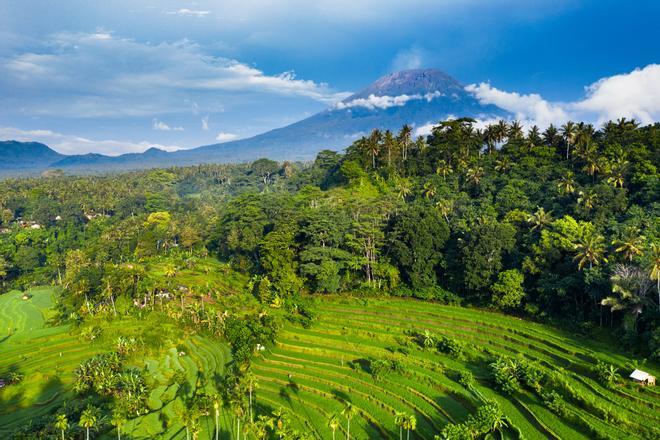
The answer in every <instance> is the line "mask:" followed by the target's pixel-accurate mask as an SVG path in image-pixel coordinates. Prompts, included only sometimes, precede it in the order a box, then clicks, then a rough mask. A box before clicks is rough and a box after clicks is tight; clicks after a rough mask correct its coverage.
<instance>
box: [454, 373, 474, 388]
mask: <svg viewBox="0 0 660 440" xmlns="http://www.w3.org/2000/svg"><path fill="white" fill-rule="evenodd" d="M458 382H459V383H460V384H461V385H463V386H464V387H465V388H468V389H469V388H472V387H473V386H474V384H475V380H474V375H473V374H472V372H471V371H469V370H461V372H460V373H459V378H458Z"/></svg>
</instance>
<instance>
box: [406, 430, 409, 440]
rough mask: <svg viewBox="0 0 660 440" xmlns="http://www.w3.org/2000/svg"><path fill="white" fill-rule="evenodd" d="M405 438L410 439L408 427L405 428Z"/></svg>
mask: <svg viewBox="0 0 660 440" xmlns="http://www.w3.org/2000/svg"><path fill="white" fill-rule="evenodd" d="M406 440H410V428H408V429H406Z"/></svg>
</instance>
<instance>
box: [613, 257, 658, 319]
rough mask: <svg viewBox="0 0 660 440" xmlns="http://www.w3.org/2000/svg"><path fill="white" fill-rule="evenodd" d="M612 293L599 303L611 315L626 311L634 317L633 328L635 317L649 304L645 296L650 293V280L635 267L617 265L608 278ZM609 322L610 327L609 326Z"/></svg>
mask: <svg viewBox="0 0 660 440" xmlns="http://www.w3.org/2000/svg"><path fill="white" fill-rule="evenodd" d="M610 282H611V283H612V293H613V294H614V295H612V296H608V297H607V298H605V299H604V300H602V301H601V304H602V305H604V306H609V307H610V311H611V313H612V314H613V313H614V312H615V311H617V310H624V309H628V310H629V311H630V312H632V313H633V314H634V315H635V327H637V317H638V316H639V314H640V313H642V310H643V309H644V307H645V306H647V305H648V304H649V299H648V298H647V294H648V293H649V292H650V291H651V288H652V287H651V286H652V284H651V280H649V278H647V276H646V274H645V273H644V272H643V271H642V270H641V269H639V268H638V267H635V266H630V265H623V264H617V265H616V266H615V267H614V270H613V271H612V276H611V277H610ZM611 323H612V322H611V321H610V325H611Z"/></svg>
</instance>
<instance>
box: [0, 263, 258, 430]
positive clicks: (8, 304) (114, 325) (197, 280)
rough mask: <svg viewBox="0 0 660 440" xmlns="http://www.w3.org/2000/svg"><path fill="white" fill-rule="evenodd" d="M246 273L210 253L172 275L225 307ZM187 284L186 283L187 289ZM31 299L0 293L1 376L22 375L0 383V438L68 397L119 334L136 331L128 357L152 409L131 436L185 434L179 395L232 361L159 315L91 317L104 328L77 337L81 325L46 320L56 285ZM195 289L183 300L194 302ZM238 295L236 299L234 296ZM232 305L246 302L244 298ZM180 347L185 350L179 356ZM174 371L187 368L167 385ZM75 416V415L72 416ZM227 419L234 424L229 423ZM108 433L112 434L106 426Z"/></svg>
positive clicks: (205, 425)
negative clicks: (94, 335)
mask: <svg viewBox="0 0 660 440" xmlns="http://www.w3.org/2000/svg"><path fill="white" fill-rule="evenodd" d="M148 269H149V271H150V273H151V274H152V275H155V276H159V275H161V276H164V263H157V262H156V263H152V264H150V266H149V268H148ZM246 281H247V280H246V279H245V277H244V276H241V275H238V274H236V273H234V272H231V271H229V270H227V269H226V266H224V265H220V264H219V263H217V262H214V261H213V260H210V259H208V260H201V261H199V262H198V263H197V264H196V265H195V267H194V268H185V267H182V268H181V269H179V270H178V271H177V275H176V277H175V278H174V279H172V282H174V283H175V284H176V285H177V286H186V287H190V288H192V287H194V286H205V287H206V291H210V292H213V295H214V298H215V299H214V300H220V301H222V302H223V305H227V306H228V307H231V306H232V305H233V302H237V301H239V297H238V296H235V295H234V294H235V293H237V292H239V291H241V289H242V287H243V285H244V284H245V282H246ZM191 291H192V289H191ZM29 293H30V294H31V295H32V298H30V299H29V300H22V299H21V298H22V296H23V293H22V292H18V291H13V292H10V293H7V294H4V295H0V377H1V376H2V375H4V374H5V373H6V372H8V371H11V370H18V371H19V372H20V373H22V374H23V375H24V376H25V380H24V381H23V382H22V383H20V384H17V385H12V386H8V387H5V388H4V389H0V438H4V437H5V436H6V435H7V434H8V433H9V432H11V431H13V430H14V429H16V428H18V427H20V426H24V425H27V424H28V423H30V421H31V420H35V419H37V418H39V417H40V416H43V415H48V414H52V413H53V412H54V411H56V410H57V409H58V408H60V407H61V406H62V405H63V404H64V402H65V401H66V400H68V399H71V398H72V397H73V394H72V391H71V385H72V382H73V379H74V376H73V372H74V370H75V369H76V368H77V366H78V365H79V364H80V363H81V362H82V361H84V360H85V359H88V358H90V357H92V356H93V355H95V354H98V353H103V352H108V351H110V350H112V349H113V346H114V341H115V340H116V338H117V337H118V336H125V337H131V336H132V337H136V338H142V339H143V340H144V341H145V344H146V345H145V347H144V349H143V350H141V353H139V354H137V355H135V356H134V357H133V358H131V359H130V360H129V364H130V365H131V366H132V367H136V368H140V369H145V370H146V374H145V377H146V378H147V382H148V386H149V388H150V389H151V390H152V392H151V395H150V396H149V407H150V412H149V413H148V414H147V415H145V416H143V417H140V418H138V419H134V420H132V421H130V422H129V423H128V425H127V426H126V431H127V432H128V433H130V435H131V437H132V438H133V439H150V438H181V437H182V436H183V437H184V438H185V434H184V432H183V426H182V425H180V423H178V415H177V407H178V406H180V405H181V404H182V403H181V402H182V399H184V398H188V397H190V396H192V395H193V394H194V391H195V390H196V389H197V388H198V387H204V388H207V389H209V391H210V387H211V384H212V383H213V380H214V379H215V378H216V377H217V375H221V374H222V373H223V371H224V367H225V364H226V363H227V362H228V361H229V360H230V351H229V347H228V346H227V345H226V344H221V343H218V342H217V341H213V340H211V339H209V338H206V337H203V336H199V335H188V334H184V332H183V331H182V330H181V329H180V328H177V326H175V325H173V324H172V323H171V322H169V321H168V320H167V319H163V317H162V316H161V315H159V314H145V316H144V317H143V318H137V317H124V318H122V319H116V320H111V319H105V318H96V319H92V320H91V321H90V322H88V323H87V324H86V325H88V326H92V325H93V326H97V327H100V328H101V329H102V334H101V336H100V338H99V339H97V340H95V341H94V342H93V343H92V342H89V341H87V340H85V339H82V338H81V337H80V330H79V329H73V328H72V327H70V326H68V325H64V326H55V327H52V326H51V327H49V326H47V322H48V320H49V319H50V318H51V317H52V316H53V315H54V311H53V310H52V306H53V304H54V295H55V292H54V290H53V289H52V288H48V287H45V288H36V289H33V290H31V291H30V292H29ZM193 295H194V292H191V296H190V298H188V299H187V300H186V303H188V302H190V301H195V299H194V297H193ZM239 302H240V301H239ZM238 306H241V307H245V306H246V304H245V303H244V302H243V303H241V304H238ZM180 352H183V353H185V354H183V355H181V356H180V355H179V353H180ZM178 370H183V371H184V372H185V377H186V382H185V383H184V384H181V385H180V386H179V385H176V384H173V376H174V374H175V373H176V372H177V371H178ZM74 422H75V421H74ZM230 423H231V421H230V420H229V419H228V417H226V416H225V415H224V414H223V417H221V432H227V430H228V429H229V424H230ZM232 426H233V425H232ZM201 427H202V436H201V437H200V438H206V437H210V435H211V434H210V433H211V432H212V431H213V429H214V426H213V420H211V419H210V418H205V419H204V420H202V423H201ZM107 435H108V438H116V436H115V434H114V433H108V434H107Z"/></svg>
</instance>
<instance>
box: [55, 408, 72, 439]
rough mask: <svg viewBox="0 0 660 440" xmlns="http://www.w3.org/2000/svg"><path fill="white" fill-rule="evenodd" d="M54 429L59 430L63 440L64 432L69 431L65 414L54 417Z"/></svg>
mask: <svg viewBox="0 0 660 440" xmlns="http://www.w3.org/2000/svg"><path fill="white" fill-rule="evenodd" d="M55 428H56V429H59V430H60V432H61V433H62V440H64V431H66V430H67V429H69V419H67V417H66V414H58V415H57V416H56V417H55Z"/></svg>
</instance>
